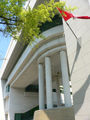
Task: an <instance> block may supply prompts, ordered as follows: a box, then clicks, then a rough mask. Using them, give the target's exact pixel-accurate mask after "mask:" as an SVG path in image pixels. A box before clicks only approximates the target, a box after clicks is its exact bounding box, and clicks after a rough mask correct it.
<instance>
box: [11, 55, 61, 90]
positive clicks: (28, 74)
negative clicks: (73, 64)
mask: <svg viewBox="0 0 90 120" xmlns="http://www.w3.org/2000/svg"><path fill="white" fill-rule="evenodd" d="M43 63H44V61H43ZM44 68H45V65H44ZM51 68H52V78H53V80H54V79H55V77H56V75H57V73H58V72H59V73H60V72H61V71H60V58H59V53H56V54H54V55H53V56H51ZM30 84H38V64H37V61H36V60H34V61H33V62H32V64H31V65H30V66H29V67H28V68H27V69H26V70H25V71H24V73H23V74H22V75H21V76H20V77H19V78H18V79H17V80H16V81H15V82H14V83H13V87H17V88H25V87H27V86H28V85H30Z"/></svg>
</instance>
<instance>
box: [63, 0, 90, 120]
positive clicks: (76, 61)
mask: <svg viewBox="0 0 90 120" xmlns="http://www.w3.org/2000/svg"><path fill="white" fill-rule="evenodd" d="M67 4H68V5H71V6H77V7H78V9H77V10H75V11H74V12H73V13H74V14H75V15H88V16H90V5H89V3H88V0H67ZM68 23H69V25H70V26H71V28H72V29H73V30H74V32H75V34H76V35H77V37H78V38H79V37H80V38H81V47H80V46H79V44H78V43H77V40H76V39H75V37H74V36H73V34H72V32H71V31H70V29H69V28H68V26H66V24H65V23H64V29H65V38H66V46H67V54H68V61H69V68H70V77H71V80H72V90H73V99H74V112H75V117H76V120H90V20H76V19H75V20H72V19H71V20H69V21H68Z"/></svg>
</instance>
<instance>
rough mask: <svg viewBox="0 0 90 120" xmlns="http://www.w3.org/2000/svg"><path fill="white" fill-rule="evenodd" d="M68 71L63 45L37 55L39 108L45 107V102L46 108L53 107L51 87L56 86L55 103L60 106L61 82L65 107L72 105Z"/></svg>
mask: <svg viewBox="0 0 90 120" xmlns="http://www.w3.org/2000/svg"><path fill="white" fill-rule="evenodd" d="M52 59H54V60H52ZM55 59H56V61H55ZM53 61H54V63H53ZM56 73H59V74H60V75H59V76H58V78H57V79H56V78H55V74H56ZM68 73H69V71H68V63H67V55H66V50H65V48H64V47H63V49H62V47H58V48H54V49H51V50H48V51H47V52H46V53H44V54H43V55H41V56H40V57H39V59H38V81H39V82H38V83H39V109H45V104H46V105H47V109H52V108H53V106H54V103H53V88H56V97H57V98H56V99H57V103H56V104H57V107H60V105H61V95H60V94H61V93H60V85H61V83H62V85H63V89H64V102H65V103H64V104H65V107H71V106H72V101H71V94H70V82H69V79H70V78H69V74H68ZM55 84H56V86H55ZM53 86H55V87H53ZM45 93H46V95H45ZM45 96H46V97H45ZM45 98H46V102H45Z"/></svg>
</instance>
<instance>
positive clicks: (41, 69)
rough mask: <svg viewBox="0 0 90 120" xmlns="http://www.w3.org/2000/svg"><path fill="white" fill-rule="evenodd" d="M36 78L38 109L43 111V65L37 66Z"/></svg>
mask: <svg viewBox="0 0 90 120" xmlns="http://www.w3.org/2000/svg"><path fill="white" fill-rule="evenodd" d="M38 77H39V109H44V104H45V102H44V70H43V65H42V64H39V65H38Z"/></svg>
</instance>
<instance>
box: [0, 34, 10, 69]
mask: <svg viewBox="0 0 90 120" xmlns="http://www.w3.org/2000/svg"><path fill="white" fill-rule="evenodd" d="M10 40H11V38H10V37H9V36H8V37H5V36H4V35H3V34H2V33H0V68H1V65H2V62H3V60H2V59H4V58H5V54H6V51H7V49H8V45H9V43H10Z"/></svg>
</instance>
